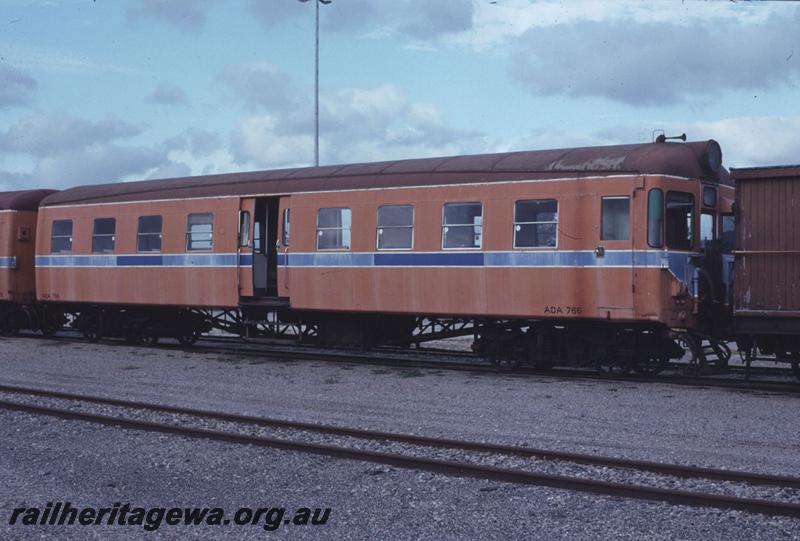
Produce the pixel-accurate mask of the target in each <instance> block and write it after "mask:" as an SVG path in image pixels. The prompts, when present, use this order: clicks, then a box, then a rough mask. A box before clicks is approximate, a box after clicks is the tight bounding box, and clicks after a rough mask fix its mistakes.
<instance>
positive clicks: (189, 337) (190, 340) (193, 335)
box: [178, 331, 200, 346]
mask: <svg viewBox="0 0 800 541" xmlns="http://www.w3.org/2000/svg"><path fill="white" fill-rule="evenodd" d="M199 339H200V333H199V332H198V331H192V332H190V333H188V334H182V335H180V336H178V343H179V344H180V345H182V346H191V345H193V344H194V343H195V342H197V340H199Z"/></svg>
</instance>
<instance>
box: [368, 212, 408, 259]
mask: <svg viewBox="0 0 800 541" xmlns="http://www.w3.org/2000/svg"><path fill="white" fill-rule="evenodd" d="M391 207H410V208H411V225H387V226H384V227H381V224H380V221H379V220H380V212H381V209H382V208H391ZM416 217H417V210H416V209H415V208H414V205H412V204H410V203H399V204H394V205H380V206H379V207H378V208H377V209H376V210H375V250H377V251H379V252H403V251H408V250H413V249H414V221H415V220H416ZM382 229H410V230H411V245H410V246H408V247H403V248H381V247H380V242H381V234H380V232H381V230H382Z"/></svg>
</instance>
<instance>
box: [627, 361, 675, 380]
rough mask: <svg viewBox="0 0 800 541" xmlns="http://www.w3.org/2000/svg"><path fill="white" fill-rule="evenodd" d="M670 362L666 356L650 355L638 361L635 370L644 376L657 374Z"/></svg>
mask: <svg viewBox="0 0 800 541" xmlns="http://www.w3.org/2000/svg"><path fill="white" fill-rule="evenodd" d="M668 363H669V359H667V358H666V357H648V358H647V359H643V360H641V361H639V362H638V363H636V364H635V365H634V366H633V371H634V372H636V373H637V374H641V375H643V376H655V375H656V374H658V373H659V372H661V371H662V370H663V369H664V367H665V366H667V364H668Z"/></svg>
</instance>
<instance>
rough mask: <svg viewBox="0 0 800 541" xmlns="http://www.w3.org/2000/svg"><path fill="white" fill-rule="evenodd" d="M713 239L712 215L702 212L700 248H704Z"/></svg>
mask: <svg viewBox="0 0 800 541" xmlns="http://www.w3.org/2000/svg"><path fill="white" fill-rule="evenodd" d="M714 238H715V235H714V215H713V214H712V213H710V212H703V213H702V214H700V246H705V245H706V242H707V241H709V240H714Z"/></svg>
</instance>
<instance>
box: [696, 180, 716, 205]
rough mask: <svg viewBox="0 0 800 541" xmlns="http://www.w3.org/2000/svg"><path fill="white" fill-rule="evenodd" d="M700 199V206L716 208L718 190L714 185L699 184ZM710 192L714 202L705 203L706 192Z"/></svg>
mask: <svg viewBox="0 0 800 541" xmlns="http://www.w3.org/2000/svg"><path fill="white" fill-rule="evenodd" d="M700 192H701V194H700V200H701V203H702V204H701V205H700V206H701V207H702V208H707V209H716V208H717V205H718V203H719V191H718V190H717V187H716V186H708V185H706V184H701V189H700ZM707 193H711V194H714V202H713V203H711V204H707V203H706V194H707Z"/></svg>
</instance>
